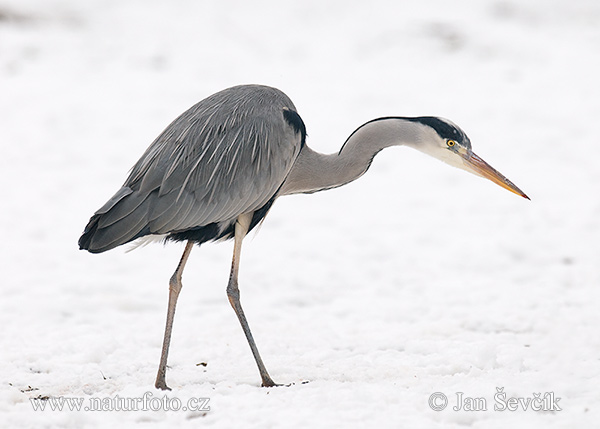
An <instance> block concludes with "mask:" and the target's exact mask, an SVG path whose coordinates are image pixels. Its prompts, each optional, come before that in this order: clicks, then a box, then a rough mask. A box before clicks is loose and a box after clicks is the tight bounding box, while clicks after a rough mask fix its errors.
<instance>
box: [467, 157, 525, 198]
mask: <svg viewBox="0 0 600 429" xmlns="http://www.w3.org/2000/svg"><path fill="white" fill-rule="evenodd" d="M460 155H461V156H462V158H463V160H464V162H465V167H467V169H468V170H469V171H470V172H471V173H474V174H476V175H478V176H481V177H484V178H486V179H489V180H491V181H492V182H494V183H495V184H497V185H500V186H502V187H503V188H504V189H508V190H509V191H510V192H513V193H515V194H517V195H519V196H521V197H523V198H527V199H528V200H529V199H530V198H529V197H528V196H527V195H525V193H524V192H523V191H521V190H520V189H519V188H518V187H517V186H516V185H515V184H514V183H513V182H511V181H510V180H508V179H507V178H506V177H504V176H503V175H502V174H501V173H500V172H498V171H496V169H495V168H494V167H492V166H491V165H489V164H488V163H487V162H485V161H484V160H483V159H481V158H480V157H479V156H478V155H476V154H474V153H473V152H471V151H468V152H463V153H461V154H460Z"/></svg>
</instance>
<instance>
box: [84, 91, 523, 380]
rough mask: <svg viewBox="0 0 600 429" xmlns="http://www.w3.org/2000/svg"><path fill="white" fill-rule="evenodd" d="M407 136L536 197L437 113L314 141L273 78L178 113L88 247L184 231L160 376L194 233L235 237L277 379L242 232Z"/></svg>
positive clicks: (201, 239)
mask: <svg viewBox="0 0 600 429" xmlns="http://www.w3.org/2000/svg"><path fill="white" fill-rule="evenodd" d="M396 145H404V146H409V147H412V148H414V149H417V150H419V151H421V152H424V153H426V154H428V155H431V156H433V157H434V158H437V159H440V160H442V161H444V162H446V163H448V164H450V165H453V166H455V167H458V168H461V169H463V170H466V171H469V172H471V173H474V174H476V175H479V176H481V177H484V178H487V179H490V180H491V181H493V182H494V183H496V184H498V185H500V186H502V187H503V188H505V189H508V190H509V191H511V192H514V193H515V194H517V195H520V196H522V197H524V198H527V199H529V198H528V197H527V196H526V195H525V194H524V193H523V192H522V191H521V190H520V189H519V188H518V187H517V186H515V185H514V184H513V183H512V182H510V181H509V180H508V179H506V178H505V177H504V176H503V175H502V174H500V173H499V172H498V171H496V170H495V169H493V168H492V167H491V166H490V165H489V164H487V163H486V162H485V161H483V160H482V159H481V158H480V157H479V156H477V155H475V153H473V151H472V149H471V142H470V140H469V138H468V137H467V135H466V134H465V133H464V132H463V131H462V130H461V129H460V128H459V127H458V126H456V125H455V124H453V123H452V122H450V121H448V120H446V119H442V118H438V117H431V116H427V117H394V116H390V117H383V118H377V119H373V120H371V121H369V122H366V123H365V124H363V125H361V126H360V127H358V128H357V129H356V130H355V131H354V132H353V133H352V134H351V135H350V136H349V137H348V139H347V140H346V142H345V143H344V144H343V146H342V148H341V149H340V151H339V152H337V153H333V154H329V155H324V154H321V153H318V152H315V151H313V150H312V149H311V148H309V147H308V146H307V145H306V128H305V125H304V122H303V121H302V119H301V118H300V115H299V114H298V113H297V110H296V108H295V107H294V104H293V103H292V101H291V100H290V99H289V98H288V97H287V96H286V95H285V94H284V93H283V92H281V91H279V90H277V89H275V88H271V87H268V86H261V85H241V86H235V87H232V88H229V89H225V90H223V91H220V92H217V93H216V94H213V95H211V96H210V97H208V98H206V99H204V100H202V101H200V102H199V103H197V104H196V105H194V106H192V107H191V108H190V109H189V110H187V111H185V112H184V113H183V114H181V115H180V116H179V117H177V118H176V119H175V120H174V121H173V122H172V123H171V124H170V125H169V126H168V127H167V128H166V129H165V130H164V131H163V132H162V133H161V134H160V135H159V136H158V137H157V138H156V140H154V142H153V143H152V144H151V145H150V146H149V147H148V149H147V150H146V152H145V153H144V154H143V155H142V157H141V158H140V159H139V160H138V161H137V163H136V164H135V165H134V166H133V168H132V170H131V172H130V174H129V177H128V178H127V180H125V183H124V184H123V186H122V187H121V188H120V189H119V190H118V191H117V192H116V194H115V195H114V196H113V197H112V198H110V199H109V200H108V201H107V202H106V204H104V205H103V206H102V207H101V208H100V209H99V210H98V211H96V213H94V215H93V216H92V217H91V219H90V221H89V223H88V224H87V226H86V227H85V230H84V232H83V235H82V236H81V238H80V239H79V246H80V248H81V249H85V250H88V251H90V252H92V253H100V252H104V251H107V250H110V249H113V248H115V247H117V246H120V245H122V244H125V243H129V242H131V241H134V240H137V239H140V238H142V237H146V236H158V237H164V239H165V240H172V241H185V242H186V245H185V250H184V252H183V255H182V257H181V260H180V261H179V264H178V265H177V268H176V270H175V272H174V274H173V275H172V277H171V279H170V281H169V301H168V308H167V321H166V327H165V332H164V339H163V347H162V353H161V358H160V364H159V368H158V374H157V377H156V382H155V386H156V387H157V388H159V389H169V387H168V386H167V383H166V366H167V356H168V353H169V344H170V339H171V331H172V328H173V317H174V314H175V306H176V303H177V298H178V296H179V293H180V291H181V288H182V282H181V278H182V273H183V269H184V267H185V264H186V262H187V260H188V257H189V255H190V252H191V250H192V246H193V245H194V243H196V244H199V245H200V244H202V243H205V242H207V241H215V240H223V239H230V238H233V240H234V247H233V261H232V264H231V273H230V277H229V282H228V284H227V297H228V298H229V302H230V304H231V306H232V307H233V309H234V311H235V313H236V315H237V317H238V319H239V321H240V323H241V325H242V329H243V331H244V334H245V335H246V338H247V340H248V343H249V345H250V349H251V350H252V354H253V355H254V359H255V361H256V364H257V365H258V369H259V372H260V376H261V378H262V385H263V386H275V385H276V384H275V383H274V382H273V380H272V379H271V377H270V376H269V373H268V372H267V369H266V367H265V365H264V363H263V361H262V359H261V357H260V354H259V353H258V349H257V347H256V344H255V342H254V339H253V337H252V333H251V332H250V327H249V326H248V322H247V320H246V316H245V315H244V311H243V310H242V306H241V304H240V292H239V288H238V268H239V264H240V252H241V247H242V240H243V239H244V237H245V236H246V234H247V233H248V232H249V231H250V230H252V229H253V228H254V227H255V226H256V225H257V224H259V223H260V222H261V221H262V220H263V219H264V218H265V216H266V215H267V212H268V211H269V209H270V208H271V206H272V205H273V202H274V201H275V199H276V198H277V197H280V196H284V195H290V194H297V193H313V192H318V191H323V190H326V189H331V188H335V187H338V186H342V185H345V184H347V183H349V182H351V181H353V180H355V179H357V178H359V177H360V176H362V175H363V174H364V173H365V172H366V171H367V169H368V168H369V166H370V165H371V162H372V160H373V158H374V156H375V155H376V154H377V153H379V151H381V150H382V149H385V148H387V147H389V146H396Z"/></svg>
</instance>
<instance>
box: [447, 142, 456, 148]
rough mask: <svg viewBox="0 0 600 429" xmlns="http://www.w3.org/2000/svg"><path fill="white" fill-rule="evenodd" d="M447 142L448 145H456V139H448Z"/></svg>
mask: <svg viewBox="0 0 600 429" xmlns="http://www.w3.org/2000/svg"><path fill="white" fill-rule="evenodd" d="M446 144H447V145H448V147H452V146H454V145H455V144H456V142H455V141H454V140H448V141H447V142H446Z"/></svg>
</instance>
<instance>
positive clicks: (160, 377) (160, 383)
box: [154, 241, 194, 390]
mask: <svg viewBox="0 0 600 429" xmlns="http://www.w3.org/2000/svg"><path fill="white" fill-rule="evenodd" d="M193 245H194V243H193V242H191V241H188V242H187V244H186V245H185V250H184V251H183V255H182V256H181V260H180V261H179V265H177V269H176V270H175V272H174V273H173V275H172V276H171V280H169V305H168V307H167V325H166V326H165V338H164V340H163V346H162V354H161V355H160V364H159V365H158V374H157V375H156V382H155V383H154V386H155V387H156V388H157V389H162V390H171V388H170V387H169V386H167V381H166V380H165V376H166V373H167V356H168V355H169V344H170V343H171V331H172V330H173V317H175V306H176V305H177V298H178V297H179V292H181V286H182V285H181V274H182V273H183V268H184V267H185V263H186V262H187V259H188V257H189V256H190V252H191V251H192V246H193Z"/></svg>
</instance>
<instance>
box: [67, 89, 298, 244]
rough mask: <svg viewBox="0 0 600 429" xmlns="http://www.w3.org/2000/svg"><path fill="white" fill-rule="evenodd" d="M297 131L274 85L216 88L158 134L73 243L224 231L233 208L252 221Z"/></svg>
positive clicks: (270, 195)
mask: <svg viewBox="0 0 600 429" xmlns="http://www.w3.org/2000/svg"><path fill="white" fill-rule="evenodd" d="M304 137H305V129H304V125H303V123H302V120H301V119H300V117H299V116H298V114H297V113H296V112H295V107H294V105H293V104H292V102H291V101H290V99H289V98H288V97H287V96H286V95H285V94H284V93H282V92H281V91H279V90H277V89H275V88H270V87H266V86H259V85H243V86H237V87H233V88H229V89H226V90H223V91H221V92H218V93H216V94H214V95H212V96H210V97H208V98H206V99H204V100H202V101H200V102H199V103H197V104H196V105H194V106H193V107H191V108H190V109H189V110H187V111H186V112H184V113H183V114H182V115H181V116H179V117H178V118H177V119H175V120H174V121H173V122H172V123H171V124H170V125H169V126H168V127H167V128H166V129H165V130H164V131H163V132H162V133H161V134H160V135H159V136H158V137H157V139H156V140H155V141H154V142H153V143H152V144H151V145H150V147H149V148H148V149H147V150H146V152H145V153H144V155H142V157H141V158H140V159H139V161H138V162H137V163H136V164H135V165H134V167H133V169H132V171H131V173H130V175H129V177H128V178H127V180H126V181H125V183H124V184H123V187H122V188H121V189H120V190H119V191H117V193H116V194H115V195H114V196H113V197H112V198H111V199H110V200H109V201H108V202H107V203H106V204H105V205H104V206H103V207H101V208H100V209H99V210H98V211H97V212H96V213H95V214H94V216H92V218H91V219H90V221H89V223H88V225H87V226H86V228H85V231H84V233H83V235H82V236H81V238H80V240H79V245H80V247H81V248H82V249H86V250H89V251H90V252H94V253H98V252H104V251H106V250H110V249H112V248H114V247H117V246H119V245H121V244H125V243H128V242H130V241H132V240H135V239H137V238H139V237H142V236H146V235H166V236H167V238H171V239H175V240H186V239H192V240H194V241H197V242H200V243H201V242H204V241H208V240H214V239H219V238H227V237H228V236H230V235H231V233H232V230H233V225H234V222H235V219H236V218H237V217H238V216H239V215H240V214H243V213H250V212H254V213H255V215H254V218H255V219H254V220H253V224H256V223H257V222H259V221H260V219H262V217H264V215H265V214H266V211H267V210H268V207H269V206H270V204H272V202H273V200H274V198H275V197H276V193H277V191H278V190H279V188H280V186H281V184H282V183H283V181H284V180H285V178H286V177H287V174H288V173H289V171H290V169H291V167H292V165H293V163H294V162H295V159H296V157H297V155H298V153H299V152H300V149H301V146H302V144H303V141H304Z"/></svg>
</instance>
